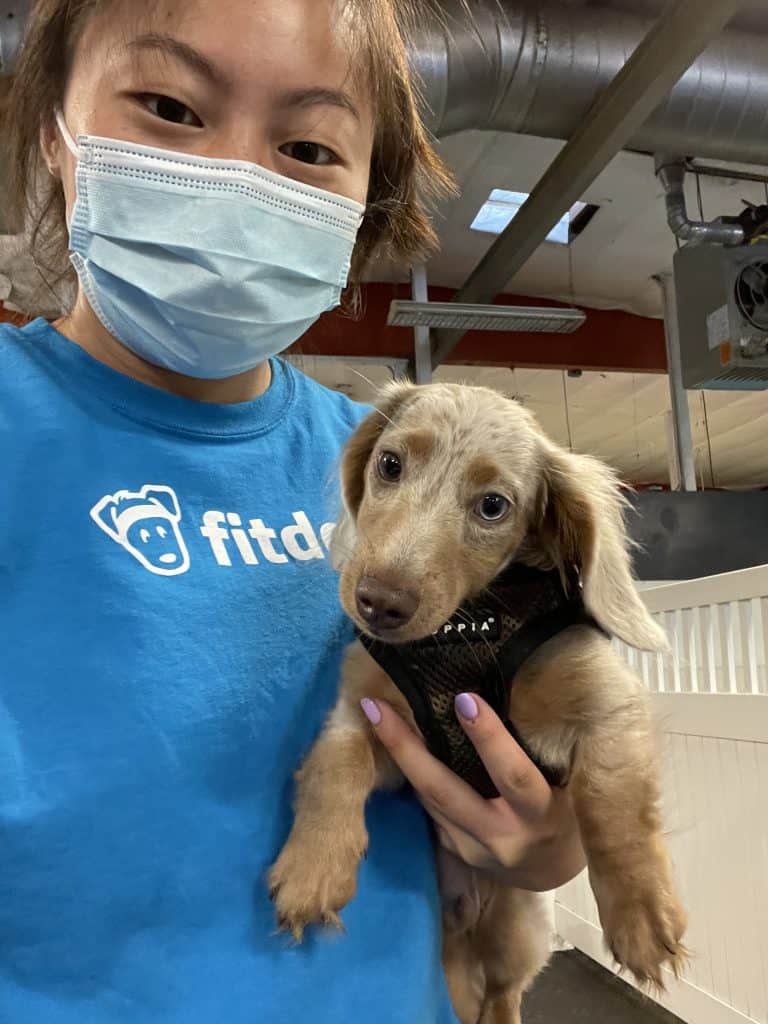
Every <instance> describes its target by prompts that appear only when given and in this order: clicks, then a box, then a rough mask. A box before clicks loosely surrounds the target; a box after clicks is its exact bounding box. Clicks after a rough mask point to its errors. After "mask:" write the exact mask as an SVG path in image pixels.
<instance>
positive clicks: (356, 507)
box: [331, 381, 418, 569]
mask: <svg viewBox="0 0 768 1024" xmlns="http://www.w3.org/2000/svg"><path fill="white" fill-rule="evenodd" d="M417 392H418V388H417V387H416V386H415V385H413V384H408V383H406V382H403V381H396V382H394V383H392V384H389V385H388V386H387V387H385V388H383V389H382V390H381V391H380V392H379V395H378V398H377V402H376V406H375V411H374V412H372V413H371V414H370V415H369V416H367V417H366V418H365V419H364V420H363V422H362V423H361V424H360V426H359V427H358V428H357V430H356V431H355V433H354V434H353V435H352V437H351V438H350V439H349V441H348V442H347V446H346V448H345V449H344V455H343V457H342V461H341V497H342V505H343V507H342V511H341V515H340V517H339V521H338V523H337V524H336V528H335V529H334V531H333V538H332V540H331V560H332V562H333V565H334V567H335V568H337V569H340V568H341V567H342V566H343V564H344V562H345V561H346V560H347V558H348V557H349V554H350V552H351V551H352V549H353V548H354V546H355V539H356V530H355V524H356V522H357V513H358V512H359V511H360V505H361V504H362V501H363V496H364V495H365V475H366V470H367V469H368V463H369V461H370V458H371V453H372V452H373V449H374V448H375V447H376V442H377V441H378V439H379V437H380V436H381V434H382V433H383V431H384V429H385V428H386V427H388V426H389V425H390V424H391V423H392V420H393V419H394V417H395V415H396V413H397V412H398V410H400V409H402V407H403V406H404V405H405V404H406V403H407V402H409V401H410V400H411V399H412V398H413V397H414V396H415V395H416V394H417Z"/></svg>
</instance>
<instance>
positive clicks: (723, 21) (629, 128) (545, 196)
mask: <svg viewBox="0 0 768 1024" xmlns="http://www.w3.org/2000/svg"><path fill="white" fill-rule="evenodd" d="M742 7H744V0H708V2H707V3H702V0H671V2H670V3H669V5H668V7H667V9H666V10H665V11H664V13H663V14H662V15H661V16H660V17H659V19H658V20H657V21H656V23H655V24H654V26H653V28H652V29H651V31H650V32H649V33H648V35H647V36H646V37H645V38H644V39H643V41H642V42H641V43H640V45H639V46H638V47H637V49H636V50H635V51H634V53H633V54H632V56H631V57H630V58H629V60H628V61H627V62H626V64H625V65H624V67H623V68H622V70H621V71H620V72H619V74H618V75H617V76H616V78H615V79H614V80H613V82H612V83H611V84H610V86H609V87H608V88H607V89H606V90H605V92H604V93H603V94H602V95H601V96H600V98H599V99H598V100H597V102H596V103H595V105H594V107H593V108H592V110H591V112H590V114H589V115H588V117H587V118H586V119H585V120H584V122H583V123H582V125H581V127H580V128H579V129H578V130H577V131H576V133H575V134H574V135H573V136H572V137H571V139H570V141H569V142H568V143H567V144H566V145H565V147H564V148H563V149H562V150H561V151H560V153H559V155H558V156H557V157H556V158H555V160H554V161H553V163H552V164H551V166H550V167H549V169H548V170H547V171H546V173H545V174H544V176H543V177H542V179H541V181H540V182H539V183H538V185H537V186H536V187H535V188H534V190H533V192H532V193H531V196H530V198H529V199H528V201H527V202H526V203H525V204H524V205H523V206H522V207H521V209H520V212H519V213H518V215H517V216H516V217H515V219H514V220H513V221H512V222H511V224H510V225H509V226H508V227H507V228H506V230H505V231H504V232H502V234H500V235H499V237H498V238H497V239H496V241H495V242H494V243H493V245H492V246H491V247H490V249H489V250H488V252H487V253H486V254H485V256H484V257H483V259H482V260H481V261H480V263H479V264H478V265H477V267H476V268H475V270H474V271H473V272H472V273H471V274H470V276H469V278H468V279H467V281H466V283H465V284H464V286H463V287H462V288H460V289H459V291H458V292H457V294H456V296H455V301H456V302H476V303H487V302H492V301H493V299H494V298H495V297H496V296H497V295H499V294H500V293H501V291H502V290H503V289H504V288H505V287H506V286H507V284H508V283H509V281H510V280H511V279H512V277H513V276H514V275H515V274H516V273H517V272H518V271H519V270H520V269H521V267H523V266H524V265H525V263H526V262H527V260H528V259H529V258H530V257H531V256H532V255H533V253H534V252H535V251H536V250H537V249H538V247H539V246H540V245H541V244H542V242H544V240H545V239H546V237H547V235H548V234H549V232H550V231H551V230H552V228H553V227H554V226H555V224H557V222H558V221H559V219H560V218H561V217H562V215H563V214H564V213H565V211H566V210H568V209H570V208H571V206H573V204H574V203H575V202H577V201H578V200H579V199H581V198H582V196H583V195H584V193H585V192H586V190H587V189H588V188H589V186H590V185H591V184H592V183H593V182H594V180H595V179H596V178H597V176H598V175H599V174H600V173H601V172H602V171H603V170H604V169H605V168H606V167H607V166H608V164H609V163H610V162H611V160H612V159H613V158H614V157H615V156H616V155H617V154H618V153H619V152H621V150H622V149H623V148H624V147H625V145H626V144H627V143H628V141H629V140H630V139H631V138H632V137H633V135H635V133H636V132H637V131H638V130H639V129H640V128H641V127H642V125H643V124H644V123H645V122H646V121H647V120H648V118H649V117H650V116H651V114H652V113H653V112H654V110H655V109H656V108H657V107H658V106H659V104H660V103H661V102H662V100H663V99H664V98H665V96H666V95H667V94H668V93H669V92H670V90H671V89H672V88H673V87H674V85H675V84H676V82H677V81H678V80H679V79H680V78H681V77H682V75H683V74H684V73H685V72H686V71H687V70H688V68H689V67H690V66H691V64H693V62H694V61H695V60H696V58H697V57H699V56H700V55H701V54H702V53H703V52H704V50H705V49H706V48H707V46H708V45H709V43H710V42H711V41H712V40H713V39H714V38H715V37H717V36H718V35H720V33H721V32H722V31H723V29H724V28H725V26H726V25H727V24H728V22H729V21H730V20H731V18H732V17H733V16H734V15H735V14H737V13H738V11H739V10H740V9H741V8H742ZM463 334H464V332H462V331H446V330H439V331H434V332H433V337H432V365H433V367H437V366H439V365H440V363H441V362H443V361H445V360H446V359H447V358H448V357H449V355H450V354H451V352H452V351H453V349H454V348H455V347H456V345H457V344H458V343H459V341H460V340H461V338H462V337H463Z"/></svg>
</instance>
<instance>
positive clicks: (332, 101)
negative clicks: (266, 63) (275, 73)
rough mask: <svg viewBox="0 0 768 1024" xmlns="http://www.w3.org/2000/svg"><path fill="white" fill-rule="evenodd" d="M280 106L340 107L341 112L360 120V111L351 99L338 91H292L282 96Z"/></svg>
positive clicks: (317, 89) (313, 89)
mask: <svg viewBox="0 0 768 1024" xmlns="http://www.w3.org/2000/svg"><path fill="white" fill-rule="evenodd" d="M280 106H281V107H284V108H288V107H341V109H342V110H346V111H347V112H348V113H350V114H352V116H353V117H354V118H355V119H356V120H358V121H359V120H360V111H359V110H358V109H357V107H356V106H355V103H354V101H353V99H352V97H351V96H350V95H349V93H346V92H342V91H341V90H340V89H324V88H322V87H320V86H317V87H314V88H310V89H293V90H292V91H291V92H288V93H285V94H284V95H283V96H282V98H281V100H280Z"/></svg>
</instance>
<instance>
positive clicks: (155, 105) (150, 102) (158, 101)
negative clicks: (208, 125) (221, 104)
mask: <svg viewBox="0 0 768 1024" xmlns="http://www.w3.org/2000/svg"><path fill="white" fill-rule="evenodd" d="M142 102H143V103H144V105H145V107H146V108H147V109H148V110H149V111H150V113H152V114H154V115H155V117H159V118H160V119H161V120H162V121H169V122H170V123H171V124H183V125H189V126H190V127H193V128H202V127H203V122H202V121H201V120H200V118H199V117H198V116H197V114H196V113H195V112H194V110H190V108H189V107H188V106H187V105H186V103H182V102H181V101H180V100H175V99H174V98H173V97H172V96H156V95H154V94H153V93H145V94H144V96H142Z"/></svg>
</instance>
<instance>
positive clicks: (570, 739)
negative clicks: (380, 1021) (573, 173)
mask: <svg viewBox="0 0 768 1024" xmlns="http://www.w3.org/2000/svg"><path fill="white" fill-rule="evenodd" d="M383 452H392V453H394V454H396V455H397V456H398V458H399V459H400V462H401V465H402V475H401V477H400V479H399V480H397V481H394V482H393V481H389V480H387V479H386V478H383V477H382V474H381V472H380V457H381V454H382V453H383ZM342 490H343V497H344V506H345V514H344V516H343V517H342V520H341V522H340V523H339V525H338V527H337V530H336V535H335V547H336V550H337V554H338V559H339V562H340V568H341V599H342V603H343V605H344V608H345V609H346V611H347V613H348V614H349V615H350V616H351V618H352V619H353V620H355V622H356V623H357V624H358V625H359V626H360V627H361V628H363V629H366V628H367V627H366V622H365V621H364V619H363V618H362V617H361V614H360V612H359V611H358V607H357V602H356V592H357V587H358V584H359V582H360V580H361V579H362V578H363V577H368V578H373V579H375V580H377V581H379V582H380V583H382V584H383V585H385V586H387V587H389V588H392V589H393V590H395V591H400V592H403V591H408V592H409V593H411V594H415V595H416V596H417V599H418V607H417V609H416V611H415V614H414V615H413V617H412V618H411V619H410V621H408V622H407V623H405V624H404V625H403V626H402V627H401V628H399V629H397V630H395V631H394V632H393V633H392V635H390V636H385V637H384V638H385V639H389V640H392V641H393V642H405V641H410V640H415V639H420V638H422V637H425V636H428V635H430V634H431V633H432V632H434V631H435V630H436V629H437V628H438V627H439V626H440V625H441V624H442V623H443V622H445V621H446V620H447V619H449V618H450V617H451V615H452V614H453V613H454V612H455V610H456V609H457V608H458V607H459V606H460V605H461V603H462V602H463V601H465V600H466V599H468V598H470V597H473V596H475V595H477V594H479V593H481V592H482V591H483V590H484V589H485V588H487V587H488V586H489V584H490V583H491V582H492V580H493V579H494V578H495V576H496V575H497V574H498V572H499V570H500V569H501V568H502V567H503V566H504V565H506V564H507V563H509V562H510V561H512V560H519V561H523V562H525V563H527V564H529V565H534V566H537V567H540V568H551V567H560V568H561V569H564V568H565V567H569V566H576V567H577V568H578V569H579V571H580V573H581V579H582V583H583V595H584V600H585V604H586V607H587V609H588V611H589V612H590V613H591V614H592V615H593V617H594V618H595V619H596V620H597V621H598V622H599V623H600V624H601V625H602V626H603V628H604V629H605V630H606V631H607V632H608V633H610V634H611V635H613V636H616V637H619V638H620V639H622V640H624V641H625V642H626V643H627V644H629V645H631V646H633V647H636V648H640V649H645V650H661V649H664V648H665V647H666V640H665V637H664V634H663V632H662V631H661V630H660V629H659V627H658V626H657V625H656V623H655V622H654V621H653V620H652V619H651V617H650V616H649V614H648V612H647V610H646V609H645V606H644V605H643V603H642V601H641V600H640V598H639V595H638V593H637V590H636V588H635V584H634V582H633V579H632V576H631V570H630V560H629V556H628V546H629V545H628V540H627V536H626V532H625V527H624V520H623V498H622V495H621V490H620V487H619V485H618V482H617V480H616V478H615V476H614V474H613V473H612V472H611V471H610V470H609V469H608V468H607V467H606V466H604V465H603V464H602V463H600V462H599V461H597V460H595V459H592V458H589V457H587V456H582V455H574V454H571V453H569V452H567V451H565V450H564V449H562V448H560V447H559V446H557V445H555V444H554V443H552V441H550V440H549V439H548V438H547V437H546V436H545V435H544V434H543V433H542V431H541V429H540V427H539V426H538V424H537V422H536V420H535V419H534V417H533V416H532V415H531V414H530V413H529V412H528V411H527V410H526V409H524V408H523V407H522V406H521V405H520V404H519V403H517V402H515V401H513V400H511V399H508V398H505V397H503V396H502V395H500V394H498V393H496V392H494V391H490V390H487V389H484V388H474V387H463V386H459V385H448V384H435V385H430V386H429V387H422V388H417V387H414V386H411V385H407V384H395V385H392V386H390V387H389V388H387V389H385V391H384V392H383V394H382V395H381V398H380V402H379V408H378V411H376V412H374V413H372V414H371V415H370V416H369V417H368V418H367V419H366V420H365V421H364V422H363V423H362V424H361V426H360V427H359V429H358V430H357V432H356V434H355V435H354V436H353V438H352V440H351V441H350V443H349V444H348V446H347V449H346V452H345V455H344V460H343V466H342ZM488 493H494V494H501V495H503V496H504V497H506V498H507V499H508V501H509V512H508V514H507V515H505V516H504V517H503V518H502V519H501V520H500V521H498V522H493V523H488V522H485V521H483V520H482V518H481V517H480V516H479V515H478V511H477V510H478V507H479V504H478V503H479V502H481V501H482V499H483V496H484V495H486V494H488ZM363 696H367V697H373V698H377V697H379V698H382V699H385V700H387V701H389V702H390V703H391V704H392V705H393V706H394V707H395V708H396V709H397V710H398V711H399V712H400V713H401V714H402V715H403V716H404V717H405V718H406V720H408V721H409V722H411V724H413V717H412V715H411V712H410V709H409V707H408V705H407V704H406V703H405V701H404V699H403V697H402V695H401V693H400V691H399V690H397V688H396V687H395V686H394V684H393V683H392V682H391V680H390V679H389V678H388V676H387V675H386V674H385V673H384V672H383V671H382V670H381V669H380V668H379V667H378V665H377V664H376V663H375V662H374V661H373V660H372V659H371V658H370V656H369V655H368V654H367V652H366V651H365V650H364V649H363V647H362V646H361V645H359V644H355V645H354V646H353V647H352V648H351V649H350V652H349V654H348V656H347V660H346V664H345V668H344V672H343V678H342V683H341V689H340V694H339V699H338V703H337V705H336V707H335V709H334V711H333V713H332V714H331V716H330V718H329V720H328V722H327V724H326V727H325V729H324V731H323V732H322V734H321V736H320V738H319V739H318V741H317V743H316V745H315V746H314V748H313V750H312V752H311V753H310V755H309V757H308V759H307V761H306V762H305V764H304V765H303V766H302V768H301V769H300V771H299V772H298V774H297V791H296V802H295V812H296V813H295V822H294V826H293V829H292V831H291V834H290V836H289V838H288V841H287V843H286V845H285V847H284V848H283V850H282V853H281V854H280V856H279V858H278V860H277V862H276V863H275V865H274V867H273V868H272V871H271V874H270V885H271V888H272V892H273V898H274V900H275V904H276V908H277V914H278V919H279V921H280V923H281V924H282V926H283V927H286V928H288V929H289V930H291V931H292V932H293V934H294V935H295V936H296V937H297V938H300V937H301V935H302V932H303V930H304V928H305V927H306V926H307V925H309V924H311V923H314V922H321V923H326V924H338V911H339V910H340V909H341V908H342V907H344V906H345V905H346V903H347V902H348V901H349V900H350V899H351V898H352V896H353V894H354V891H355V880H356V873H357V867H358V863H359V860H360V858H361V857H362V856H363V854H364V852H365V849H366V845H367V834H366V828H365V820H364V807H365V803H366V800H367V798H368V796H369V794H370V793H371V792H372V791H373V790H374V789H376V788H380V787H383V786H392V785H397V784H398V782H400V781H401V779H400V777H399V775H398V772H397V771H396V769H395V767H394V765H393V763H392V761H391V760H390V759H389V757H388V756H387V755H386V753H385V752H384V750H383V748H382V747H381V746H380V745H379V744H377V742H376V740H375V737H374V736H373V735H372V732H371V730H370V728H369V727H368V725H367V723H366V721H365V719H364V717H363V715H362V712H361V710H360V707H359V700H360V698H361V697H363ZM509 713H510V717H511V719H512V720H513V721H514V722H515V724H516V726H517V728H518V729H519V730H520V733H521V734H522V736H523V737H524V739H525V740H526V741H527V743H528V744H529V746H530V748H531V749H532V750H533V751H534V753H535V754H536V756H537V757H538V758H540V760H541V761H543V762H544V763H546V764H548V765H551V766H552V767H554V768H558V769H560V770H562V771H564V772H566V773H567V774H568V777H569V783H568V785H569V790H570V795H571V798H572V801H573V806H574V808H575V812H576V816H577V819H578V822H579V827H580V831H581V837H582V842H583V845H584V849H585V851H586V854H587V859H588V863H589V877H590V882H591V885H592V889H593V891H594V894H595V897H596V899H597V903H598V907H599V910H600V920H601V923H602V926H603V932H604V936H605V941H606V943H607V945H608V948H609V949H610V950H611V951H612V953H613V955H614V956H615V958H616V960H617V961H618V962H619V963H620V964H621V965H623V966H624V967H626V968H628V969H629V970H630V971H632V973H633V974H634V975H635V977H636V978H637V979H638V980H639V981H640V982H643V983H649V984H652V985H657V986H662V985H663V977H662V967H663V966H665V965H666V966H667V967H669V968H671V969H672V971H674V972H675V973H677V972H678V971H679V969H680V968H681V966H682V964H683V961H684V957H685V951H684V949H683V947H682V945H681V937H682V935H683V932H684V929H685V916H684V913H683V911H682V909H681V907H680V904H679V902H678V900H677V898H676V896H675V892H674V887H673V882H672V877H671V871H670V862H669V857H668V855H667V852H666V850H665V847H664V842H663V839H662V833H661V821H660V814H659V809H658V803H659V784H658V772H657V754H656V751H655V748H654V742H653V730H652V725H651V721H650V714H649V702H648V697H647V694H646V692H645V690H644V688H643V686H642V685H641V683H640V682H639V680H638V679H637V678H636V677H635V676H634V675H633V673H632V672H631V671H630V670H629V668H628V667H627V665H626V664H625V663H624V661H623V660H622V659H621V658H620V657H619V656H618V655H617V653H615V651H614V649H613V648H612V646H611V644H610V643H609V642H608V640H607V639H606V638H605V637H603V636H601V635H600V634H598V633H597V631H595V630H591V629H588V628H585V627H583V626H576V627H572V628H570V629H568V630H566V631H565V632H563V633H561V634H560V635H559V636H557V637H556V638H555V639H553V640H550V641H549V642H548V643H546V644H545V645H544V646H543V647H541V648H540V649H539V650H538V651H537V652H536V653H535V654H534V655H533V656H532V657H531V658H530V659H529V660H528V661H527V662H526V663H525V665H524V666H523V668H522V669H521V670H520V672H519V673H518V676H517V678H516V680H515V686H514V688H513V690H512V695H511V702H510V709H509ZM497 781H498V780H497ZM511 783H512V784H514V780H511ZM435 796H438V797H439V794H435ZM438 832H439V830H438ZM443 839H445V837H444V836H443ZM438 862H439V875H440V880H441V887H442V890H443V896H444V907H445V913H444V964H445V968H446V974H447V978H448V983H449V988H450V991H451V995H452V998H453V1001H454V1005H455V1007H456V1011H457V1014H458V1016H459V1018H460V1020H461V1021H462V1024H475V1022H477V1021H480V1022H482V1024H491V1022H499V1024H501V1022H505V1024H516V1022H519V1020H520V1000H521V997H522V994H523V992H524V991H525V989H526V988H527V987H528V986H529V985H530V983H531V982H532V980H533V979H534V977H535V976H536V974H537V973H538V972H539V970H540V969H541V968H542V967H543V965H544V964H545V962H546V960H547V957H548V950H549V936H548V934H547V929H546V924H545V921H544V917H543V915H542V912H541V906H540V903H539V897H538V896H537V894H535V893H529V892H523V891H522V890H519V889H514V888H511V887H509V886H506V885H504V884H502V883H501V882H499V881H497V880H495V879H494V878H492V877H491V876H490V875H489V874H487V873H483V872H482V871H479V870H477V869H474V868H471V867H469V866H467V865H465V864H464V863H462V862H460V861H458V860H457V859H456V858H455V857H453V856H452V855H451V854H449V853H447V852H445V851H443V852H440V851H438ZM468 894H472V898H467V899H463V898H459V899H458V900H457V896H459V897H464V896H467V895H468ZM457 906H458V907H462V908H463V910H462V912H460V913H458V914H457V913H456V912H455V909H456V907H457Z"/></svg>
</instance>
